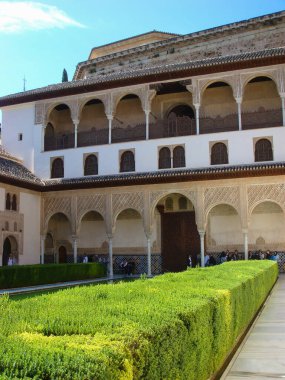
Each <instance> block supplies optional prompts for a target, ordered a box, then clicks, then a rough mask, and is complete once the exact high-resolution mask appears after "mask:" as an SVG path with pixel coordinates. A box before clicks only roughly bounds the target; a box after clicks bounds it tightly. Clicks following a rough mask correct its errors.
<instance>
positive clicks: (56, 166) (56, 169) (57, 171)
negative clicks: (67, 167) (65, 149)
mask: <svg viewBox="0 0 285 380" xmlns="http://www.w3.org/2000/svg"><path fill="white" fill-rule="evenodd" d="M63 177H64V166H63V160H62V158H55V159H54V160H53V162H52V166H51V178H63Z"/></svg>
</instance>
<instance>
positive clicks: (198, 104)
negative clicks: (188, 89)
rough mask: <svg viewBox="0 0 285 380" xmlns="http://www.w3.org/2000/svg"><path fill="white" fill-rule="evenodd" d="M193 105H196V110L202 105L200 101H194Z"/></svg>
mask: <svg viewBox="0 0 285 380" xmlns="http://www.w3.org/2000/svg"><path fill="white" fill-rule="evenodd" d="M193 106H194V107H195V109H196V110H198V109H199V108H200V106H201V104H200V103H193Z"/></svg>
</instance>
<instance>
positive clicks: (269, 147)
mask: <svg viewBox="0 0 285 380" xmlns="http://www.w3.org/2000/svg"><path fill="white" fill-rule="evenodd" d="M284 32H285V13H284V12H279V13H276V14H272V15H266V16H263V17H259V18H256V19H251V20H247V21H243V22H240V23H235V24H230V25H226V26H222V27H220V28H214V29H210V30H207V31H202V32H198V33H194V34H191V35H185V36H179V35H171V34H167V33H160V32H153V34H152V33H147V34H146V35H141V36H136V37H134V38H133V39H132V38H130V39H127V40H124V41H119V42H117V43H114V44H109V45H106V46H104V47H102V48H100V47H99V48H94V49H92V51H91V54H90V56H89V59H88V61H85V62H82V63H80V64H79V65H78V67H77V69H76V72H75V76H74V79H73V81H72V82H67V83H63V84H59V85H52V86H48V87H46V88H42V89H36V90H32V91H27V92H26V93H20V94H15V95H9V96H7V97H3V98H1V99H0V106H1V109H2V113H3V127H2V144H3V147H4V148H5V150H6V151H8V152H9V153H10V155H11V156H7V154H6V155H5V154H4V156H3V160H4V161H5V165H6V166H5V170H4V169H3V170H2V174H1V173H0V174H1V178H0V181H1V183H2V185H1V183H0V194H1V197H0V198H1V199H0V223H2V226H3V227H2V236H1V239H2V240H0V255H1V253H2V264H3V263H4V261H3V252H4V243H5V239H6V238H7V237H9V236H11V239H12V237H13V239H15V240H16V243H17V244H16V245H17V248H15V244H14V250H17V257H18V262H19V263H20V264H22V263H23V264H24V263H26V264H30V263H37V262H42V263H48V262H54V261H56V262H63V261H68V262H71V261H75V262H77V261H78V260H79V259H80V257H82V256H83V255H84V254H87V255H88V256H89V258H90V259H93V260H100V261H104V262H106V263H108V265H109V271H110V274H112V273H113V271H114V270H115V271H116V270H118V269H119V263H120V262H121V260H122V259H123V258H124V257H128V258H129V260H131V261H133V262H134V264H135V268H136V271H137V272H138V273H144V272H146V273H148V274H151V273H159V272H161V271H164V270H180V269H183V268H184V267H186V265H187V258H188V255H189V254H190V255H192V257H193V259H194V262H196V261H197V256H198V255H200V256H201V263H202V265H203V263H204V261H203V260H204V254H205V251H208V252H211V253H213V254H215V255H216V254H217V253H218V252H221V251H223V250H227V249H229V250H230V251H234V250H237V251H238V252H239V254H240V256H241V257H243V258H246V259H247V258H248V252H249V251H250V250H259V249H260V250H263V251H264V250H267V249H269V250H277V251H278V252H280V256H282V260H283V251H285V238H284V211H285V191H284V186H285V185H284V178H285V164H284V162H285V151H284V141H285V104H284V99H285V48H284V40H285V39H284V36H285V33H284ZM103 64H104V70H103V69H101V68H102V67H103V66H102V65H103ZM15 157H17V158H15ZM13 160H14V161H13ZM15 160H16V161H15ZM4 161H3V162H4ZM12 161H13V162H14V164H13V165H14V166H15V165H16V166H17V168H15V172H17V173H20V172H22V169H23V168H26V169H25V170H27V169H28V170H29V173H30V174H29V175H28V174H27V173H26V172H25V173H24V174H23V178H19V175H17V174H15V173H14V172H13V171H12V170H10V169H9V162H12ZM15 162H16V163H15ZM3 165H4V164H3ZM21 168H22V169H21ZM23 170H24V169H23ZM26 176H28V180H27V179H26ZM7 194H16V195H17V200H18V205H17V209H16V210H12V209H11V208H10V209H9V207H8V208H7V204H6V203H5V201H6V202H7ZM11 207H12V206H11ZM7 221H8V224H9V226H8V227H9V229H8V230H7V229H6V227H7ZM13 223H18V225H19V226H21V228H17V231H13V230H12V229H11V228H10V225H11V226H12V225H14V224H13ZM11 242H12V240H11ZM13 242H14V243H15V241H14V240H13ZM10 245H13V244H10ZM2 247H3V249H2ZM6 248H7V247H6ZM1 249H2V251H1ZM171 252H172V253H171Z"/></svg>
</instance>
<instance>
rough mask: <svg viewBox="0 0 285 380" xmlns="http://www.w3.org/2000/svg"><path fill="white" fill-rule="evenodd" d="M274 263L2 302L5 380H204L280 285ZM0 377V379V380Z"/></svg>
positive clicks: (0, 354)
mask: <svg viewBox="0 0 285 380" xmlns="http://www.w3.org/2000/svg"><path fill="white" fill-rule="evenodd" d="M277 275H278V269H277V265H276V263H273V262H272V261H267V260H264V261H260V262H257V261H252V262H229V263H225V264H222V265H219V266H216V267H211V268H201V269H190V270H188V271H186V272H183V273H178V274H174V273H169V274H166V275H162V276H158V277H156V278H154V279H151V280H144V279H141V280H138V281H135V282H131V283H118V284H114V285H97V286H89V287H80V288H79V287H78V288H72V289H68V290H60V291H58V292H56V293H53V294H48V295H41V296H36V297H33V298H30V299H23V300H18V301H13V300H9V298H8V297H2V298H0V313H1V318H0V373H1V374H2V376H3V377H2V378H3V379H7V378H11V379H12V378H13V379H45V380H55V379H61V380H63V379H66V380H89V379H90V380H91V379H92V380H94V379H96V380H131V379H148V380H159V379H163V380H166V379H169V380H173V379H176V380H179V379H181V380H182V379H189V380H206V379H208V378H209V377H210V376H211V374H213V373H214V372H215V371H216V370H217V369H218V368H219V367H220V366H221V365H222V363H223V361H224V360H225V357H226V356H227V354H228V352H229V351H230V350H231V348H232V347H233V345H234V343H235V342H236V339H237V338H238V336H239V335H240V334H241V333H242V332H243V331H244V330H245V328H246V327H247V325H248V323H249V322H250V320H251V319H252V317H253V316H254V315H255V313H256V312H257V310H258V308H259V307H260V306H261V304H262V302H263V301H264V300H265V298H266V296H267V294H268V292H269V291H270V289H271V287H272V286H273V284H274V283H275V281H276V278H277ZM0 378H1V377H0Z"/></svg>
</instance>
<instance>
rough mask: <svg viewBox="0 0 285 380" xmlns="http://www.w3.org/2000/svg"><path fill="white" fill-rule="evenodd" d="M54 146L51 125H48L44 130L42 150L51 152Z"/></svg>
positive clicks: (53, 134)
mask: <svg viewBox="0 0 285 380" xmlns="http://www.w3.org/2000/svg"><path fill="white" fill-rule="evenodd" d="M54 144H55V133H54V127H53V125H52V124H51V123H48V125H47V126H46V128H45V139H44V150H45V151H46V150H51V149H53V148H54Z"/></svg>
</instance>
